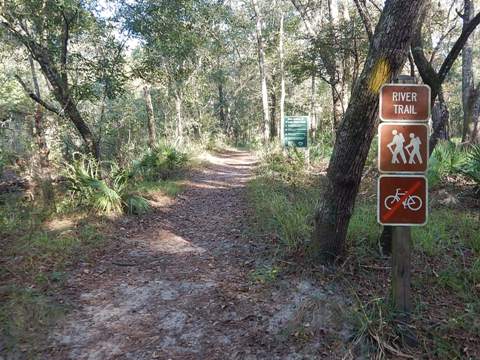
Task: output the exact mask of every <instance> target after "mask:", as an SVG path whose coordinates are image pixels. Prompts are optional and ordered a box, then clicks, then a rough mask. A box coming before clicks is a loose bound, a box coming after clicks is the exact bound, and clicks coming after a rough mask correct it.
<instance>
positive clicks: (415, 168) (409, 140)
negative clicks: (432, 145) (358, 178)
mask: <svg viewBox="0 0 480 360" xmlns="http://www.w3.org/2000/svg"><path fill="white" fill-rule="evenodd" d="M378 139H379V141H378V153H379V161H378V162H379V163H378V168H379V170H380V172H385V173H388V172H401V173H417V172H424V171H426V170H427V166H428V127H427V125H425V124H409V123H395V124H392V123H382V124H380V126H379V127H378Z"/></svg>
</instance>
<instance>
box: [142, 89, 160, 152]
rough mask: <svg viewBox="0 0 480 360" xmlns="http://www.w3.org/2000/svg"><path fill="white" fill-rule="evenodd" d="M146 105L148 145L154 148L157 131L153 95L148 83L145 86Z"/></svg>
mask: <svg viewBox="0 0 480 360" xmlns="http://www.w3.org/2000/svg"><path fill="white" fill-rule="evenodd" d="M143 95H144V96H145V105H146V107H147V128H148V146H149V147H150V149H153V148H154V147H155V145H156V143H157V131H156V128H155V114H154V112H153V104H152V95H151V94H150V88H149V86H148V85H145V86H144V87H143Z"/></svg>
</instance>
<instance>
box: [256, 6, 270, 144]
mask: <svg viewBox="0 0 480 360" xmlns="http://www.w3.org/2000/svg"><path fill="white" fill-rule="evenodd" d="M252 5H253V11H254V12H255V18H256V34H257V52H258V67H259V69H260V81H261V86H262V107H263V139H264V141H265V142H268V139H269V126H270V112H269V108H268V88H267V72H266V67H265V44H264V41H263V34H262V22H263V21H262V16H261V13H260V7H259V6H258V2H257V0H252Z"/></svg>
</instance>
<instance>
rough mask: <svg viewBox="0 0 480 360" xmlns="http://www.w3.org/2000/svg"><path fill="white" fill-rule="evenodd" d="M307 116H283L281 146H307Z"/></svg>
mask: <svg viewBox="0 0 480 360" xmlns="http://www.w3.org/2000/svg"><path fill="white" fill-rule="evenodd" d="M308 123H309V121H308V116H285V118H284V120H283V145H284V146H287V147H290V146H293V147H299V148H306V147H307V146H308Z"/></svg>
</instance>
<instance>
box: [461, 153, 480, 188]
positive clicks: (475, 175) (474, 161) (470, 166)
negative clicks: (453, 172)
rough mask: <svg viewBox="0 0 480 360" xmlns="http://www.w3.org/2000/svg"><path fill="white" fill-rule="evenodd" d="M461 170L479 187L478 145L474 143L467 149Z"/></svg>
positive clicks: (479, 160)
mask: <svg viewBox="0 0 480 360" xmlns="http://www.w3.org/2000/svg"><path fill="white" fill-rule="evenodd" d="M461 172H462V174H463V175H465V176H466V177H468V178H469V179H471V180H473V181H474V182H475V183H476V185H477V187H480V145H474V146H472V147H471V148H470V149H469V151H468V153H467V156H466V161H465V163H464V164H463V166H462V168H461Z"/></svg>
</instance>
